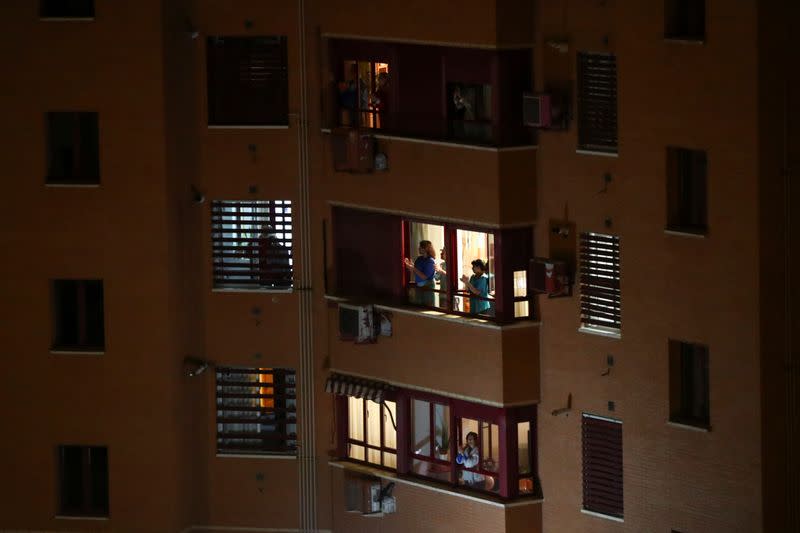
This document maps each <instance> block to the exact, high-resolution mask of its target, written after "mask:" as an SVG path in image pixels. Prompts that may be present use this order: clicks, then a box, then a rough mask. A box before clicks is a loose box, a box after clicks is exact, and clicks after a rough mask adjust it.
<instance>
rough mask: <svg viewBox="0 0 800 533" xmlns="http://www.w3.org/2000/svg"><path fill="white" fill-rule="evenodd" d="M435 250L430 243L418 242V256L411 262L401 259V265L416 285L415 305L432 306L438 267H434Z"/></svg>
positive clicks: (407, 259)
mask: <svg viewBox="0 0 800 533" xmlns="http://www.w3.org/2000/svg"><path fill="white" fill-rule="evenodd" d="M435 257H436V250H434V248H433V244H432V243H431V241H419V256H418V257H417V258H416V259H415V260H414V262H413V263H412V262H411V259H409V258H408V257H406V258H405V259H403V264H404V265H405V267H406V268H407V269H408V271H409V272H412V273H413V274H414V281H415V282H416V285H417V292H416V293H415V295H416V297H415V298H414V300H415V303H419V304H422V305H428V306H433V305H434V292H433V291H434V289H435V288H436V282H435V280H434V277H435V275H436V271H437V269H438V267H437V266H436V261H435V260H434V258H435Z"/></svg>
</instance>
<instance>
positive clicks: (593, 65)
mask: <svg viewBox="0 0 800 533" xmlns="http://www.w3.org/2000/svg"><path fill="white" fill-rule="evenodd" d="M578 146H579V148H581V149H585V150H595V151H600V152H612V153H616V151H617V59H616V56H614V55H612V54H590V53H579V54H578Z"/></svg>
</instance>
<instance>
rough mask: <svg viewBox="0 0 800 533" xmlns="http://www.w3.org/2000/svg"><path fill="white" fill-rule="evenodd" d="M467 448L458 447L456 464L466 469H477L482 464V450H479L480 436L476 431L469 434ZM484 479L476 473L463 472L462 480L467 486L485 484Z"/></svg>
mask: <svg viewBox="0 0 800 533" xmlns="http://www.w3.org/2000/svg"><path fill="white" fill-rule="evenodd" d="M466 440H467V443H466V446H461V445H459V446H458V455H457V456H456V463H458V464H460V465H463V466H464V468H475V467H476V466H478V465H479V464H480V462H481V454H480V450H478V434H477V433H475V432H474V431H470V432H469V433H467V438H466ZM484 479H485V478H484V477H483V476H482V475H481V474H478V473H475V472H469V471H467V470H464V471H462V472H461V480H462V481H463V482H464V484H466V485H477V484H478V483H483V482H484Z"/></svg>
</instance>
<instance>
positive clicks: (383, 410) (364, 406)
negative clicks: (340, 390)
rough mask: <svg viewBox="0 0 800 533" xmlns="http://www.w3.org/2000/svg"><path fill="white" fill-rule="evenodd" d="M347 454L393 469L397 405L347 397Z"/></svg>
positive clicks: (394, 466) (395, 450)
mask: <svg viewBox="0 0 800 533" xmlns="http://www.w3.org/2000/svg"><path fill="white" fill-rule="evenodd" d="M347 415H348V416H347V450H348V451H347V456H348V457H349V458H350V459H354V460H356V461H364V462H367V463H371V464H374V465H378V466H385V467H387V468H397V405H396V404H395V402H392V401H388V400H383V401H382V402H381V403H378V402H374V401H372V400H366V399H363V398H355V397H353V396H349V397H348V398H347Z"/></svg>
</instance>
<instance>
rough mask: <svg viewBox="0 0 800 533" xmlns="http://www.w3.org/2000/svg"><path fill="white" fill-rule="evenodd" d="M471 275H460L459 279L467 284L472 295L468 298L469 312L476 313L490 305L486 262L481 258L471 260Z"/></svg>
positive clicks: (481, 311) (482, 311) (485, 309)
mask: <svg viewBox="0 0 800 533" xmlns="http://www.w3.org/2000/svg"><path fill="white" fill-rule="evenodd" d="M472 272H473V274H472V276H470V277H469V278H468V277H467V275H466V274H465V275H463V276H461V281H462V282H463V283H464V285H466V286H467V290H468V291H469V292H470V294H471V295H472V296H471V297H470V299H469V312H470V314H473V315H478V314H481V313H484V312H485V311H488V310H489V308H490V307H491V304H490V303H489V299H488V298H489V277H488V276H487V275H486V263H484V262H483V260H482V259H476V260H475V261H473V262H472Z"/></svg>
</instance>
